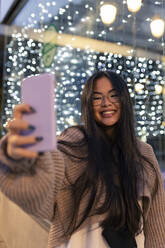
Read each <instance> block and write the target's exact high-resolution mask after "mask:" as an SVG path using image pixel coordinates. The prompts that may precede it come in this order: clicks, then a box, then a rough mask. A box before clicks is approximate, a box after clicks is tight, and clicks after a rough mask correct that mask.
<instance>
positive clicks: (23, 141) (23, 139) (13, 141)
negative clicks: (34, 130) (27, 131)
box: [8, 135, 43, 147]
mask: <svg viewBox="0 0 165 248" xmlns="http://www.w3.org/2000/svg"><path fill="white" fill-rule="evenodd" d="M42 140H43V137H34V136H22V135H10V136H9V137H8V145H9V146H12V147H17V146H23V145H30V144H35V143H37V142H40V141H42Z"/></svg>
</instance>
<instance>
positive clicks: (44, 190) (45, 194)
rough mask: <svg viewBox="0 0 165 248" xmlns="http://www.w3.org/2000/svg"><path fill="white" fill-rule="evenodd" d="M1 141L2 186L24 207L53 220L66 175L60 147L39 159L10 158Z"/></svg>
mask: <svg viewBox="0 0 165 248" xmlns="http://www.w3.org/2000/svg"><path fill="white" fill-rule="evenodd" d="M6 143H7V137H4V138H3V139H2V140H1V144H0V190H1V191H2V193H4V194H5V195H6V196H7V197H8V198H9V199H10V200H11V201H13V202H14V203H16V204H17V205H19V206H20V207H21V208H22V209H23V210H24V211H26V212H27V213H29V214H32V215H34V216H36V217H40V218H43V219H47V220H49V221H51V220H52V218H53V215H54V208H55V200H56V195H57V193H58V192H59V190H60V187H61V185H62V182H63V179H64V171H65V163H64V158H63V154H62V152H60V151H59V150H56V151H53V152H45V153H44V155H41V156H39V157H38V158H37V159H36V160H28V159H20V160H17V161H16V160H13V159H10V158H9V157H8V156H7V154H6V152H5V147H6Z"/></svg>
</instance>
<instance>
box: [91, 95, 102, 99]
mask: <svg viewBox="0 0 165 248" xmlns="http://www.w3.org/2000/svg"><path fill="white" fill-rule="evenodd" d="M100 99H102V96H93V100H100Z"/></svg>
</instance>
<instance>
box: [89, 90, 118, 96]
mask: <svg viewBox="0 0 165 248" xmlns="http://www.w3.org/2000/svg"><path fill="white" fill-rule="evenodd" d="M113 91H116V90H115V89H112V90H109V91H108V93H111V92H113ZM93 93H94V94H100V95H102V94H103V93H101V92H99V91H93Z"/></svg>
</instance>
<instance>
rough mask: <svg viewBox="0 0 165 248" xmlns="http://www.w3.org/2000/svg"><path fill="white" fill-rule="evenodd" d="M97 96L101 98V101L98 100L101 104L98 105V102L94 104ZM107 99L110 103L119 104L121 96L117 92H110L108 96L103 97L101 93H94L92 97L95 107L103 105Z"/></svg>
mask: <svg viewBox="0 0 165 248" xmlns="http://www.w3.org/2000/svg"><path fill="white" fill-rule="evenodd" d="M96 94H97V95H98V96H97V97H98V98H100V99H98V102H99V103H96V101H95V102H94V95H96ZM97 97H96V98H97ZM105 98H106V99H108V101H109V102H111V103H119V102H120V100H121V96H120V95H119V93H117V92H113V93H112V92H108V93H107V94H106V95H103V94H101V93H94V94H93V95H92V104H93V106H99V105H102V104H103V101H105Z"/></svg>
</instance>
